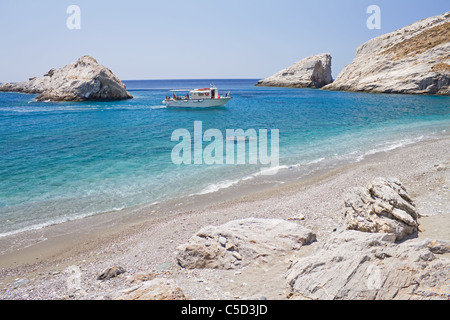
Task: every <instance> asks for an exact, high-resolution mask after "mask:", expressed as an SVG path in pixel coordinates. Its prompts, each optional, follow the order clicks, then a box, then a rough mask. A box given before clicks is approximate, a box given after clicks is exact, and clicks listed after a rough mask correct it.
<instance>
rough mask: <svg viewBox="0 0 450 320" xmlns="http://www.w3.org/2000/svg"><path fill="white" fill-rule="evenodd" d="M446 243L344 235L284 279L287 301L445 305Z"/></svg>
mask: <svg viewBox="0 0 450 320" xmlns="http://www.w3.org/2000/svg"><path fill="white" fill-rule="evenodd" d="M448 252H450V242H448V241H435V240H428V239H426V240H421V239H420V240H418V239H415V240H408V241H405V242H403V243H401V244H396V243H395V235H393V234H384V233H365V232H360V231H354V230H347V231H344V232H341V233H338V234H336V235H333V236H332V237H331V238H330V239H328V241H326V242H325V243H324V244H322V245H321V246H320V247H318V249H317V250H316V251H315V252H314V253H313V254H311V255H309V256H306V257H302V258H299V259H296V260H295V261H294V262H293V263H292V264H291V266H290V267H289V269H288V271H287V273H286V280H287V297H289V298H291V299H313V300H328V299H331V300H335V299H344V300H355V299H363V300H372V299H376V300H391V299H401V300H406V299H443V300H448V299H450V278H449V277H448V275H449V274H450V260H449V259H448V258H445V257H439V255H440V254H443V253H448Z"/></svg>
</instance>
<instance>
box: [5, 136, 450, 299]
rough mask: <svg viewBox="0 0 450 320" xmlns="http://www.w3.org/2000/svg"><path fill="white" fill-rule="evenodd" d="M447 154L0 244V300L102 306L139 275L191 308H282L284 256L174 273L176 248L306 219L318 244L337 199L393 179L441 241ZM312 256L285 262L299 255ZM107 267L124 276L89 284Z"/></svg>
mask: <svg viewBox="0 0 450 320" xmlns="http://www.w3.org/2000/svg"><path fill="white" fill-rule="evenodd" d="M448 150H450V136H449V135H441V136H440V137H439V138H436V139H435V140H432V141H423V142H419V143H416V144H414V145H410V146H406V147H402V148H399V149H396V150H392V151H389V152H381V153H378V154H374V155H371V156H368V157H366V158H365V159H363V160H362V161H360V162H357V163H352V164H347V165H343V166H340V167H338V168H334V169H331V170H328V171H318V172H315V173H314V174H312V175H310V176H308V177H303V178H302V179H298V180H294V181H287V182H286V181H277V180H272V181H269V182H268V183H266V184H260V185H258V186H255V185H246V186H233V187H231V188H228V189H226V190H222V191H219V192H216V193H213V194H206V195H202V196H196V197H188V198H183V199H177V200H174V201H170V202H167V203H164V204H157V205H149V206H142V207H136V208H129V209H126V210H122V211H116V212H112V213H105V214H101V215H96V216H92V217H88V218H83V219H80V220H75V221H71V222H67V223H62V224H58V225H54V226H50V227H46V228H43V229H40V230H34V231H28V232H24V233H20V234H16V235H12V236H9V237H6V238H1V239H0V253H1V255H0V299H108V298H111V296H112V295H113V293H114V292H118V291H120V290H124V289H126V288H128V287H129V286H130V281H131V280H130V279H132V278H133V277H134V276H136V275H137V274H146V273H147V274H148V273H153V274H162V276H164V277H170V278H172V279H174V280H175V281H176V283H177V284H178V285H179V286H180V287H181V288H182V289H183V292H184V293H185V294H186V295H187V296H188V297H189V298H191V299H241V298H245V297H255V296H258V295H261V296H264V297H266V298H268V299H285V296H284V287H285V283H284V279H283V274H284V271H285V270H286V269H287V266H288V263H289V258H290V256H289V255H286V256H283V257H278V259H276V261H273V263H270V264H267V265H262V266H255V267H251V268H244V269H242V270H239V271H236V270H225V271H224V270H183V269H181V268H180V267H179V266H177V263H176V257H175V251H176V247H177V246H178V245H180V244H182V243H184V242H186V241H187V240H188V239H189V238H190V237H191V236H192V235H193V234H194V233H196V232H197V231H198V230H199V229H200V228H201V227H203V226H206V225H218V224H222V223H225V222H227V221H230V220H235V219H240V218H246V217H258V218H281V219H288V218H290V217H294V216H297V215H299V214H302V215H303V216H304V217H305V219H304V220H302V221H299V222H298V223H300V224H301V225H303V226H305V227H308V228H311V229H312V230H314V231H315V232H316V233H317V235H318V241H319V242H320V241H322V240H324V239H326V237H327V236H328V235H329V234H330V233H332V232H333V229H334V228H336V227H337V226H338V220H339V217H340V212H341V210H342V208H343V205H344V204H343V196H344V194H345V193H346V192H348V191H349V190H350V189H351V188H352V187H354V186H363V185H366V184H367V183H368V182H370V181H371V180H372V179H374V178H375V177H378V176H382V177H397V178H399V179H400V181H402V183H403V184H404V185H405V186H406V188H407V190H408V192H409V194H410V195H411V196H412V198H413V200H414V201H415V203H416V206H417V208H418V211H419V212H420V213H421V215H422V217H421V219H420V223H421V230H422V232H421V233H419V237H427V238H433V239H447V240H450V219H449V218H450V193H449V189H448V187H449V186H450V157H449V152H448ZM313 246H314V245H313ZM313 246H311V247H305V248H302V249H301V250H300V251H301V252H297V253H292V254H296V255H299V254H300V255H303V254H307V253H308V252H309V250H311V249H312V247H313ZM116 265H119V266H122V267H123V268H124V269H126V273H125V274H124V275H121V276H119V277H117V278H114V279H111V280H109V281H106V282H102V281H98V280H96V276H97V275H98V274H99V273H100V272H102V271H104V270H105V269H106V268H108V267H111V266H116ZM74 266H75V267H76V268H78V269H79V270H80V272H81V287H80V288H79V289H77V290H75V291H73V290H72V291H71V290H70V288H69V287H68V285H67V276H68V273H67V270H68V269H67V268H68V267H74Z"/></svg>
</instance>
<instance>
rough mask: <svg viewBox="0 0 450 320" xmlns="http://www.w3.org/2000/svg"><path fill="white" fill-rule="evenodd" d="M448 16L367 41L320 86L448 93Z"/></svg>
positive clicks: (449, 70)
mask: <svg viewBox="0 0 450 320" xmlns="http://www.w3.org/2000/svg"><path fill="white" fill-rule="evenodd" d="M449 20H450V12H447V13H444V14H441V15H438V16H435V17H430V18H427V19H423V20H420V21H418V22H416V23H413V24H411V25H409V26H406V27H404V28H401V29H399V30H397V31H394V32H391V33H388V34H385V35H382V36H379V37H376V38H374V39H372V40H370V41H367V42H366V43H364V44H362V45H361V46H359V47H358V49H357V51H356V56H355V58H354V60H353V62H352V63H351V64H349V65H348V66H346V67H345V68H344V69H343V70H342V72H341V73H340V74H339V76H338V77H337V78H336V79H335V81H334V82H333V83H331V84H329V85H327V86H325V87H323V89H326V90H343V91H362V92H378V93H408V94H439V95H449V94H450V54H449V52H450V21H449Z"/></svg>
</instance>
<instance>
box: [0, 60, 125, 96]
mask: <svg viewBox="0 0 450 320" xmlns="http://www.w3.org/2000/svg"><path fill="white" fill-rule="evenodd" d="M0 91H12V92H22V93H33V94H39V96H38V97H37V98H36V100H38V101H47V100H49V101H85V100H123V99H131V98H133V97H132V96H131V95H130V94H129V93H128V92H127V90H126V87H125V85H124V84H123V83H122V82H121V81H120V80H119V78H117V77H116V76H115V75H114V74H113V73H112V71H111V70H109V69H108V68H106V67H104V66H102V65H100V64H99V63H98V62H97V61H96V60H95V59H94V58H92V57H90V56H83V57H81V58H80V59H78V60H77V61H76V62H74V63H72V64H69V65H66V66H65V67H63V68H61V69H57V70H56V69H51V70H50V71H48V72H47V73H46V74H44V75H43V76H42V77H41V78H37V77H34V78H30V79H29V80H28V81H24V82H18V83H13V84H11V83H4V84H1V85H0Z"/></svg>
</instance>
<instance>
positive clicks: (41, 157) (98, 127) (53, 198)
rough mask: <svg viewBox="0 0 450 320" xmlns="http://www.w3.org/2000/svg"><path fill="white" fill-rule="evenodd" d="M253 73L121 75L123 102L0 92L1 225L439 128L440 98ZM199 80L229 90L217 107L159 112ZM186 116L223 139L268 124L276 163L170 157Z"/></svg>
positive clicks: (129, 201)
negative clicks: (326, 86)
mask: <svg viewBox="0 0 450 320" xmlns="http://www.w3.org/2000/svg"><path fill="white" fill-rule="evenodd" d="M256 82H257V80H255V79H250V80H155V81H125V83H126V85H127V88H128V90H129V91H130V93H131V94H132V95H133V96H134V99H132V100H126V101H117V102H82V103H67V102H65V103H49V102H35V101H34V100H33V98H34V97H35V96H34V95H26V94H19V93H0V234H3V235H5V234H9V233H13V232H17V231H18V230H24V229H29V228H37V227H41V226H44V225H48V224H51V223H55V222H56V223H57V222H62V221H66V220H68V219H74V218H80V217H83V216H87V215H92V214H95V213H100V212H105V211H111V210H120V209H122V208H126V207H130V206H134V205H139V204H144V203H154V202H161V201H164V200H166V199H171V198H175V197H179V196H183V195H190V194H205V193H210V192H214V191H217V190H220V189H224V188H228V187H230V186H233V185H236V184H238V183H241V182H242V181H245V182H249V181H253V180H255V181H257V180H258V179H257V178H258V177H261V176H262V175H261V173H262V171H261V169H263V170H265V171H264V172H265V173H271V170H272V171H273V172H272V173H274V172H276V171H277V169H279V170H278V172H279V174H280V176H281V177H282V176H283V174H284V175H285V176H288V175H290V173H287V172H289V170H290V171H295V173H296V176H301V175H302V174H303V173H304V174H307V173H310V172H311V171H314V170H318V169H327V168H332V167H335V166H337V165H339V164H341V163H348V162H355V161H360V160H361V159H363V158H364V157H365V156H367V155H370V154H374V153H378V152H383V151H388V150H392V149H395V148H399V147H402V146H404V145H408V144H412V143H415V142H418V141H423V140H427V139H432V138H433V137H435V136H436V135H439V134H440V133H442V132H446V131H447V132H448V131H449V129H450V98H449V97H433V96H413V95H386V94H365V93H347V92H330V91H322V90H313V89H288V88H262V87H254V86H253V84H254V83H256ZM210 83H214V84H215V85H216V86H217V87H218V88H219V89H220V90H221V92H222V93H224V92H228V91H231V96H232V97H233V99H232V100H231V101H230V102H229V103H228V105H227V107H226V108H215V109H210V110H192V109H166V108H164V106H163V105H162V103H161V101H162V100H163V99H164V97H165V96H166V95H168V94H169V92H168V90H170V89H189V88H202V87H208V86H209V85H210ZM195 121H201V122H202V131H203V133H204V132H205V131H206V130H208V129H218V130H220V131H221V132H222V133H223V136H224V137H225V136H226V129H239V128H240V129H243V130H247V129H255V130H256V132H258V133H259V131H258V130H259V129H267V130H269V132H270V130H271V129H278V130H279V163H278V164H277V165H276V168H270V166H271V165H267V164H266V165H263V164H261V163H260V162H258V163H257V164H252V165H251V164H248V160H249V159H248V153H247V158H246V160H247V161H246V163H245V164H239V165H237V164H235V165H230V164H228V165H227V164H223V165H217V164H216V165H206V164H191V165H186V164H182V165H176V164H174V163H173V162H172V158H171V153H172V149H173V148H174V147H175V146H176V145H177V144H178V142H177V141H172V140H171V136H172V133H173V132H174V130H176V129H187V130H188V131H189V132H190V133H191V135H192V137H194V122H195ZM224 140H225V138H224ZM269 142H270V139H269ZM240 143H244V144H246V145H247V148H248V145H250V142H237V143H235V145H236V146H237V145H239V144H240ZM208 144H209V142H203V144H202V147H203V148H204V147H205V146H207V145H208ZM225 145H226V141H224V144H223V146H224V150H225ZM270 149H271V148H270V144H269V151H270ZM246 150H247V151H248V149H246ZM269 153H270V152H269ZM272 165H273V166H274V164H273V163H272ZM264 172H263V173H264Z"/></svg>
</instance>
